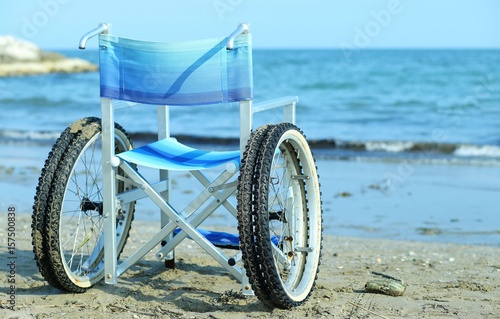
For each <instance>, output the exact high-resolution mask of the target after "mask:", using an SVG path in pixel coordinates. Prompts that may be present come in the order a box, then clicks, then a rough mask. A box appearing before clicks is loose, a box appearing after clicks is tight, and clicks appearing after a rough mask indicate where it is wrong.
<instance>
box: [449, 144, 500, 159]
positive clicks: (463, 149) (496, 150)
mask: <svg viewBox="0 0 500 319" xmlns="http://www.w3.org/2000/svg"><path fill="white" fill-rule="evenodd" d="M454 155H456V156H464V157H498V158H500V147H498V146H494V145H460V146H459V147H458V148H457V149H456V150H455V152H454Z"/></svg>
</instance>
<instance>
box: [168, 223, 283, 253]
mask: <svg viewBox="0 0 500 319" xmlns="http://www.w3.org/2000/svg"><path fill="white" fill-rule="evenodd" d="M196 230H197V231H199V232H200V234H202V235H203V236H204V237H205V238H206V239H208V241H209V242H211V243H212V245H214V246H215V247H219V248H226V249H235V250H239V249H240V236H239V235H237V234H230V233H226V232H221V231H213V230H205V229H196ZM180 232H181V229H180V228H177V229H175V230H174V236H175V235H177V234H178V233H180ZM187 238H189V239H192V238H191V237H189V236H187ZM271 241H272V242H273V243H274V244H275V245H276V246H278V245H279V243H280V242H282V240H280V239H279V238H278V237H277V236H272V237H271Z"/></svg>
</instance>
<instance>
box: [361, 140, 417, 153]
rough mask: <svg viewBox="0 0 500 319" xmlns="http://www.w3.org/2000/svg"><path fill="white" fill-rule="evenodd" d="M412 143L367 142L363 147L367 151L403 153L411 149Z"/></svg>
mask: <svg viewBox="0 0 500 319" xmlns="http://www.w3.org/2000/svg"><path fill="white" fill-rule="evenodd" d="M413 145H414V143H412V142H401V141H394V142H367V143H366V145H365V147H366V150H367V151H384V152H392V153H398V152H404V151H406V150H409V149H410V148H412V147H413Z"/></svg>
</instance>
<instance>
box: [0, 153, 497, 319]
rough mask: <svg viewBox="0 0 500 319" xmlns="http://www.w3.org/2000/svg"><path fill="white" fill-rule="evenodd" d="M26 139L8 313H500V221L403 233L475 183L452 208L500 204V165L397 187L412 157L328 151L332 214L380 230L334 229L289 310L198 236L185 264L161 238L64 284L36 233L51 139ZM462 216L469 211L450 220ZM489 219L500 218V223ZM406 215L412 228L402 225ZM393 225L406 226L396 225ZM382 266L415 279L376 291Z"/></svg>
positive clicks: (13, 174) (10, 193) (1, 309)
mask: <svg viewBox="0 0 500 319" xmlns="http://www.w3.org/2000/svg"><path fill="white" fill-rule="evenodd" d="M14 148H17V147H13V148H12V149H11V148H10V147H7V146H4V147H3V155H4V156H5V155H6V156H5V157H3V159H2V163H1V164H2V165H0V190H1V191H2V192H3V194H4V195H2V197H1V199H0V218H1V221H0V225H1V227H0V257H1V258H0V259H1V264H0V318H63V317H64V318H103V317H106V318H227V319H229V318H231V319H233V318H471V319H474V318H478V319H479V318H500V248H499V247H498V245H497V244H496V241H495V240H496V238H498V236H499V235H498V234H497V233H494V234H490V235H491V236H496V237H491V238H492V239H493V240H490V242H489V245H464V244H450V243H436V242H433V241H436V240H438V241H439V239H438V238H440V237H439V236H435V237H432V236H429V235H420V237H418V236H416V237H415V236H413V237H412V236H409V238H424V239H427V240H428V242H424V241H420V240H411V241H409V240H401V238H403V239H405V238H407V237H405V236H402V235H401V234H402V233H406V232H410V230H411V229H412V228H411V227H413V226H411V224H412V223H416V220H417V219H411V218H410V216H412V215H414V211H418V209H419V207H420V206H421V207H424V208H425V207H430V206H429V205H431V206H433V207H434V206H436V205H437V206H439V205H441V206H443V207H441V208H440V209H441V210H440V211H447V209H446V207H444V206H445V205H446V204H447V203H445V202H443V203H439V201H438V200H439V199H440V200H443V201H446V200H449V199H447V196H452V197H457V196H458V198H466V196H469V195H471V194H472V195H473V196H474V197H475V198H476V200H475V201H472V202H470V200H469V199H468V200H465V203H469V204H470V205H472V206H467V205H465V204H463V203H462V204H460V203H458V204H454V205H449V206H447V207H448V209H451V210H455V209H459V208H460V207H463V209H464V210H471V211H472V209H473V207H476V206H477V205H479V206H480V208H481V209H484V207H490V206H492V205H491V204H492V203H494V202H493V199H494V198H495V196H496V194H497V190H498V188H496V186H495V185H494V182H495V181H496V179H495V178H494V177H491V175H492V174H490V173H491V172H492V170H493V169H495V168H491V167H490V168H485V173H483V175H484V178H480V177H478V176H479V175H478V174H479V173H481V169H482V168H480V167H478V168H474V169H472V170H473V171H471V172H469V171H468V169H466V168H456V167H455V168H450V167H446V166H441V167H434V168H432V167H427V166H419V165H415V166H414V170H413V171H412V174H407V175H406V177H405V180H404V183H403V182H401V181H400V182H401V183H399V184H397V185H396V186H397V187H394V185H392V186H391V187H392V188H393V189H387V188H384V187H386V186H387V185H385V184H383V183H381V177H382V176H385V175H387V174H386V173H387V172H389V173H390V172H398V171H399V172H400V170H401V164H398V163H394V164H380V163H378V164H377V163H358V162H342V161H337V162H336V161H324V160H319V161H318V166H319V168H320V175H321V182H322V191H323V201H324V210H325V214H324V216H325V219H326V218H328V220H326V221H325V224H326V223H327V222H328V223H330V224H332V223H333V224H335V223H338V224H340V225H344V226H345V229H348V227H347V226H348V224H349V220H352V223H353V224H355V225H352V229H354V230H356V229H359V228H362V227H364V228H365V229H364V230H365V231H366V230H368V231H366V232H364V233H363V232H361V233H360V234H362V235H363V236H357V233H355V232H354V233H353V232H352V231H351V232H350V233H349V232H347V231H346V233H349V234H350V235H349V236H344V235H343V234H342V233H340V232H339V234H336V233H335V232H336V231H338V230H339V229H340V230H342V229H344V228H334V229H325V236H324V242H323V258H322V264H321V268H320V273H319V278H318V280H317V283H316V289H315V290H314V292H313V294H312V296H311V298H310V299H309V300H308V301H307V302H306V303H305V304H304V305H303V306H300V307H297V308H294V309H292V310H281V309H269V308H266V307H265V306H264V305H263V304H262V303H261V302H260V301H258V300H257V299H256V298H255V297H247V298H244V297H242V296H241V295H240V291H241V284H240V283H239V282H238V281H237V280H235V279H234V278H233V277H232V276H231V275H230V274H229V273H227V272H226V271H225V269H224V268H222V267H221V266H220V265H218V264H217V263H216V262H215V261H214V260H212V259H211V258H210V257H209V256H208V255H207V254H206V253H204V252H203V251H202V250H201V249H200V248H199V247H198V246H197V245H196V244H195V243H194V242H192V241H189V240H186V241H185V242H184V243H183V244H181V245H180V247H179V248H178V249H177V250H176V257H177V263H176V265H177V269H175V270H166V269H165V268H164V266H163V264H162V263H161V262H159V261H157V260H156V259H155V257H154V252H155V250H153V251H152V252H151V253H149V254H148V255H147V256H146V258H145V259H143V260H142V261H141V262H139V263H138V264H137V265H135V266H133V267H132V268H131V269H130V270H128V271H127V272H125V273H124V274H123V275H122V276H121V277H120V278H119V281H118V284H116V285H106V284H103V283H102V284H97V285H96V286H95V287H93V288H92V289H90V290H88V291H87V292H85V293H83V294H71V293H66V292H62V291H59V290H57V289H55V288H52V287H51V286H49V285H48V284H47V283H46V282H45V281H44V279H43V278H42V276H41V275H40V273H39V272H38V269H37V267H36V263H35V260H34V259H33V254H32V247H31V236H30V233H31V227H30V223H31V216H30V210H31V205H32V199H33V194H34V188H35V186H36V183H37V178H38V173H39V169H40V167H41V166H43V160H44V158H45V156H46V152H47V150H46V149H44V150H43V151H42V152H41V151H40V149H37V148H33V149H30V148H26V152H25V153H22V155H20V154H21V153H19V152H15V150H14ZM16 154H17V155H16ZM405 169H407V167H405ZM457 172H464V173H463V174H465V175H467V176H468V177H467V178H468V179H463V180H462V179H460V176H459V174H457ZM489 172H490V173H489ZM438 175H439V176H442V180H443V181H446V180H448V179H449V178H452V177H454V178H455V179H454V181H453V183H452V184H453V187H447V186H446V185H445V186H443V183H441V182H440V181H439V176H438ZM184 181H186V180H184ZM474 181H475V182H474ZM461 183H464V184H468V183H470V185H469V186H470V187H460V186H461V185H460V184H461ZM474 183H476V184H477V186H478V187H475V184H474ZM450 184H451V183H450ZM183 185H184V183H183V182H182V181H181V182H177V183H174V187H175V188H177V190H179V191H180V193H181V194H182V196H187V195H189V192H188V191H186V190H185V189H183V188H182V187H184V188H186V189H190V188H191V184H190V183H187V184H186V185H184V186H183ZM384 185H385V186H384ZM457 186H458V187H457ZM465 186H467V185H465ZM443 187H445V188H443ZM472 188H474V189H472ZM387 191H390V192H389V193H388V192H387ZM438 192H440V193H439V194H440V195H439V196H437V194H438ZM422 199H426V200H427V202H426V205H427V206H426V205H424V204H422V203H421V202H422ZM448 204H449V203H448ZM10 205H14V206H15V207H16V211H17V215H16V250H15V253H16V254H15V256H16V257H17V258H16V268H15V288H16V290H15V291H16V293H15V308H14V309H15V311H12V310H9V309H8V307H9V303H8V300H9V298H10V296H11V295H10V294H9V292H10V287H9V286H10V283H8V276H9V274H10V269H9V268H8V266H7V264H8V261H9V259H8V257H11V255H9V254H8V249H7V237H8V236H7V233H6V227H5V224H6V221H7V219H6V213H5V212H6V211H7V207H10ZM481 205H482V206H481ZM493 206H495V207H497V205H493ZM381 207H382V208H383V209H384V210H385V214H387V215H391V216H392V215H395V214H396V215H397V214H398V213H401V216H400V219H401V220H400V221H399V224H397V223H394V221H395V218H394V216H393V217H392V219H390V218H389V219H387V218H386V219H384V218H382V217H381V214H382V213H381V212H378V211H377V209H379V210H380V208H381ZM476 208H477V207H476ZM412 209H413V210H412ZM481 209H479V210H481ZM405 211H406V213H405V214H403V213H404V212H405ZM366 212H371V214H370V215H367V213H366ZM141 213H142V212H141ZM146 213H147V212H146ZM492 214H493V213H492ZM358 215H359V216H358ZM360 216H361V219H360ZM370 216H371V217H370ZM450 216H453V213H451V215H450ZM460 216H462V215H460ZM368 217H370V218H375V219H374V220H371V219H368ZM363 218H365V220H364V221H363ZM425 218H427V217H422V218H421V219H422V220H425ZM436 218H437V217H436ZM446 218H449V217H446ZM460 218H464V217H460ZM476 218H477V216H476ZM146 219H147V218H146ZM485 220H486V221H487V219H485ZM494 220H495V221H497V219H494ZM431 222H433V221H432V220H431V221H429V223H431ZM434 222H435V223H436V224H438V225H440V223H441V222H440V221H439V220H434ZM448 222H449V221H448ZM460 222H464V223H465V222H468V221H466V220H463V221H462V220H461V221H454V222H452V223H451V224H450V225H457V224H460ZM391 223H392V224H391ZM483 223H484V222H483ZM409 224H410V226H409ZM486 224H488V223H486ZM398 225H399V226H398ZM423 225H430V226H429V227H430V228H432V227H435V225H433V224H426V223H424V224H423ZM417 226H419V225H415V226H414V228H416V227H417ZM489 226H490V228H489V229H493V230H498V229H499V227H498V223H497V224H496V225H489ZM157 227H158V225H156V224H155V223H153V222H151V221H148V220H144V219H141V218H140V214H139V213H137V217H136V220H134V222H133V224H132V229H131V237H130V238H129V241H128V243H127V245H126V247H125V251H124V255H128V254H130V252H131V250H132V249H134V248H137V247H138V246H139V245H140V244H141V242H142V241H143V240H144V237H145V234H151V233H152V232H154V230H155V229H157ZM391 227H392V228H391ZM397 227H401V228H402V229H403V230H400V231H399V232H395V230H394V229H396V228H397ZM386 228H388V229H392V230H391V231H390V232H389V233H388V234H389V235H387V234H386V235H380V234H378V235H377V229H379V230H380V229H386ZM391 232H394V234H396V235H395V236H390V233H391ZM353 234H354V236H353ZM334 235H335V236H334ZM338 235H340V236H338ZM364 235H366V236H364ZM438 235H439V234H438ZM479 235H480V236H483V235H481V234H479ZM486 235H487V234H485V235H484V236H486ZM458 236H464V237H466V234H460V233H459V235H458ZM361 237H364V238H361ZM369 237H375V238H369ZM381 237H382V238H381ZM385 238H387V239H385ZM429 238H430V239H429ZM389 239H391V240H389ZM446 239H447V237H446V236H445V237H444V241H446ZM455 239H456V236H455ZM463 242H467V240H466V239H464V241H463ZM376 273H382V274H385V275H388V276H392V277H395V278H398V279H401V280H403V281H404V282H405V283H406V284H407V288H406V291H405V293H404V295H403V296H398V297H393V296H388V295H383V294H374V293H370V292H368V291H366V290H365V288H364V287H365V284H366V283H367V282H368V281H370V280H373V279H377V278H380V277H379V276H378V275H376Z"/></svg>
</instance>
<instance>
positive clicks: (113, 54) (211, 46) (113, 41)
mask: <svg viewBox="0 0 500 319" xmlns="http://www.w3.org/2000/svg"><path fill="white" fill-rule="evenodd" d="M226 43H227V38H218V39H205V40H196V41H186V42H161V43H160V42H145V41H137V40H131V39H125V38H120V37H116V36H113V35H105V34H103V35H101V36H100V37H99V44H100V45H99V48H100V54H99V57H100V63H99V64H100V82H101V97H108V98H112V99H119V100H125V101H132V102H138V103H145V104H155V105H201V104H213V103H225V102H236V101H241V100H251V99H252V98H253V75H252V47H251V35H250V34H242V35H240V36H238V37H237V38H236V40H235V43H234V49H233V50H227V49H226Z"/></svg>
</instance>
